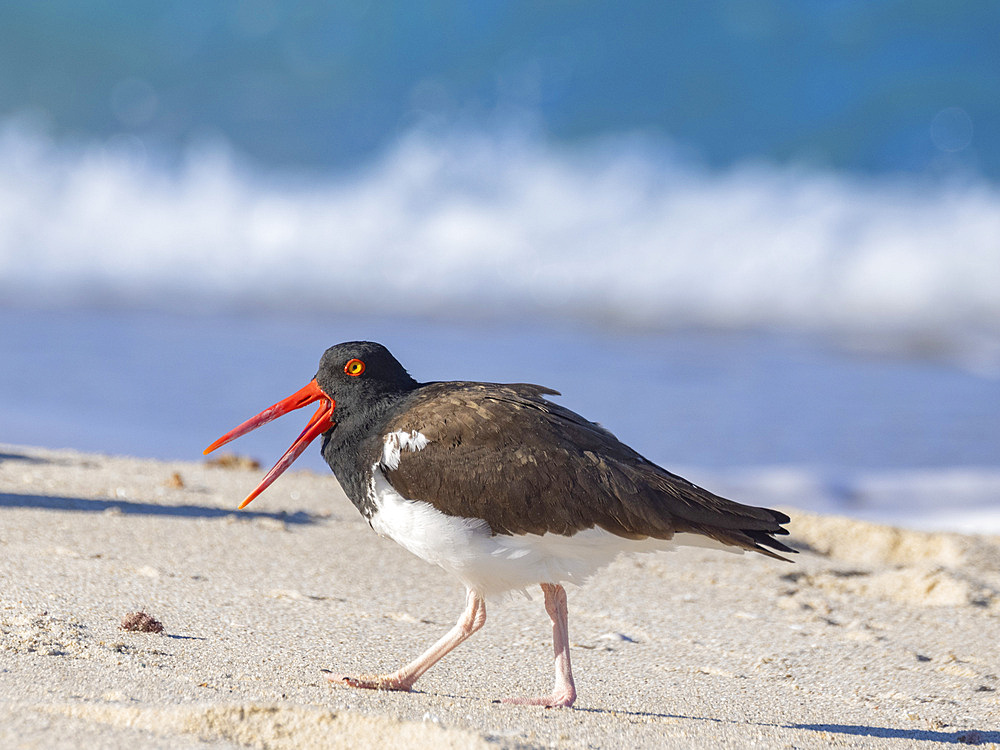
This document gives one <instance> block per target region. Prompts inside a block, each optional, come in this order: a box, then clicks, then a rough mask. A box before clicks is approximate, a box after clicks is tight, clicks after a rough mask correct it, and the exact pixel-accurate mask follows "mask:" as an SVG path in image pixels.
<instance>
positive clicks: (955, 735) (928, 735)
mask: <svg viewBox="0 0 1000 750" xmlns="http://www.w3.org/2000/svg"><path fill="white" fill-rule="evenodd" d="M412 693H415V694H418V695H419V694H423V695H438V696H441V697H446V698H452V699H466V700H470V701H474V700H478V699H477V698H473V697H472V696H467V695H453V694H447V693H445V694H442V693H426V692H423V691H420V690H413V691H412ZM491 702H492V703H493V704H494V705H497V706H501V705H502V706H507V705H510V704H506V703H503V701H501V700H493V701H491ZM543 710H560V711H561V710H570V711H578V712H580V713H589V714H600V715H604V716H627V717H633V718H637V719H647V720H648V719H683V720H687V721H704V722H714V723H717V724H738V725H740V726H745V725H747V724H750V725H752V726H758V727H771V728H774V729H804V730H807V731H812V732H827V733H829V734H844V735H851V736H854V737H883V738H886V739H896V740H913V741H923V742H940V743H943V744H952V745H979V744H986V743H1000V731H995V730H986V731H984V730H971V729H962V730H956V731H953V732H941V731H933V730H926V729H897V728H895V727H876V726H867V725H863V724H774V723H771V722H762V721H752V722H742V721H733V720H732V719H718V718H713V717H709V716H687V715H684V714H671V713H660V712H657V711H629V710H623V709H612V708H587V707H585V706H574V707H573V708H572V709H543Z"/></svg>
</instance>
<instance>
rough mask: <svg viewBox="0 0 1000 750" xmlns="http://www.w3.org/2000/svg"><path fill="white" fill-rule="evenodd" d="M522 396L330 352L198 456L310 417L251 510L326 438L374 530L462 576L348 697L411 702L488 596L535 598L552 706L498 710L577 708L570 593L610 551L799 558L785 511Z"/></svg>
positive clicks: (382, 353)
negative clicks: (455, 598)
mask: <svg viewBox="0 0 1000 750" xmlns="http://www.w3.org/2000/svg"><path fill="white" fill-rule="evenodd" d="M558 395H560V394H559V393H558V392H557V391H554V390H552V389H550V388H546V387H544V386H539V385H532V384H528V383H507V384H505V383H480V382H468V381H435V382H427V383H420V382H417V381H416V380H415V379H414V378H412V377H411V376H410V374H409V373H408V372H407V371H406V369H404V367H403V365H401V364H400V363H399V361H398V360H397V359H396V358H395V357H394V356H393V355H392V354H391V353H390V352H389V350H388V349H386V348H385V347H384V346H383V345H381V344H378V343H374V342H369V341H352V342H345V343H342V344H337V345H336V346H333V347H330V348H329V349H327V350H326V351H325V352H324V353H323V355H322V357H321V359H320V363H319V369H318V371H317V373H316V375H315V377H314V378H313V379H312V380H311V381H309V383H308V384H307V385H306V386H304V387H303V388H301V389H300V390H298V391H297V392H295V393H294V394H292V395H291V396H288V397H287V398H285V399H283V400H281V401H279V402H277V403H276V404H274V405H273V406H270V407H269V408H267V409H265V410H264V411H262V412H260V413H259V414H258V415H256V416H254V417H251V418H250V419H248V420H246V421H245V422H243V423H242V424H240V425H239V426H237V427H235V428H233V429H232V430H230V431H229V432H227V433H226V434H225V435H223V436H222V437H220V438H219V439H218V440H216V441H215V442H214V443H212V444H211V445H210V446H208V448H206V449H205V451H204V452H205V454H208V453H210V452H211V451H213V450H216V449H217V448H219V447H220V446H222V445H225V444H227V443H229V442H230V441H232V440H235V439H236V438H238V437H240V436H242V435H245V434H246V433H248V432H250V431H251V430H254V429H256V428H258V427H260V426H261V425H263V424H265V423H267V422H270V421H271V420H273V419H276V418H278V417H280V416H282V415H284V414H287V413H289V412H291V411H294V410H296V409H300V408H303V407H306V406H308V405H310V404H313V403H317V404H318V407H317V409H316V411H315V413H314V414H313V416H312V418H311V419H310V420H309V422H308V424H307V425H306V427H305V429H304V430H303V431H302V433H301V434H300V435H299V437H298V438H297V439H296V440H295V441H294V443H293V444H292V446H291V447H290V448H289V449H288V450H287V451H286V452H285V454H284V455H283V456H282V457H281V458H280V459H279V460H278V462H277V463H276V464H275V465H274V467H273V468H272V469H271V470H270V471H268V472H267V473H266V474H265V475H264V477H263V479H261V481H260V483H259V484H258V485H257V487H256V488H255V489H254V490H253V491H252V492H251V493H250V494H249V495H248V496H247V497H246V499H245V500H244V501H243V502H242V504H241V505H240V506H239V507H240V508H241V509H242V508H245V507H246V506H247V505H248V504H249V503H250V502H251V501H252V500H253V499H254V498H256V497H257V496H258V495H260V493H262V492H263V491H264V490H265V489H266V488H267V487H268V486H270V485H271V483H272V482H274V480H275V479H277V477H278V476H279V475H280V474H281V473H282V472H283V471H285V470H286V469H287V468H288V467H289V466H290V465H291V464H292V462H293V461H295V459H296V458H298V456H299V455H301V453H302V452H303V451H304V450H305V448H306V447H307V446H308V445H309V444H310V443H311V442H312V441H313V440H315V439H316V438H318V437H322V455H323V457H324V458H325V460H326V462H327V463H328V464H329V466H330V468H331V469H332V471H333V473H334V475H335V476H336V478H337V480H338V481H339V483H340V485H341V486H342V487H343V490H344V492H345V493H346V495H347V497H348V498H349V499H350V500H351V502H352V503H353V504H354V505H355V506H356V507H357V509H358V510H359V511H360V512H361V514H362V515H363V516H364V517H365V519H367V521H368V523H369V524H370V526H371V527H372V529H374V530H375V531H376V532H378V533H379V534H380V535H382V536H384V537H389V538H390V539H392V540H394V541H396V542H397V543H399V544H400V545H402V546H403V547H404V548H406V549H407V550H409V551H410V552H412V553H414V554H415V555H416V556H417V557H420V558H422V559H424V560H426V561H427V562H430V563H434V564H436V565H438V566H440V567H441V568H443V569H444V570H446V571H448V572H450V573H451V574H453V575H454V576H456V577H457V578H458V579H459V580H460V581H461V582H462V583H463V584H464V585H465V588H466V603H465V609H464V611H463V612H462V614H461V616H460V617H459V619H458V621H457V622H456V623H455V625H454V627H452V628H451V630H449V631H448V632H447V633H446V634H445V635H444V636H442V637H441V638H440V640H438V641H437V642H436V643H434V644H433V645H432V646H431V647H430V648H429V649H427V650H426V651H425V652H424V653H423V654H421V655H420V656H418V657H417V658H416V659H414V660H413V661H412V662H410V663H409V664H407V665H405V666H403V667H402V668H400V669H399V670H398V671H396V672H394V673H390V674H373V675H347V674H338V673H329V674H328V679H329V680H330V681H331V682H333V683H339V684H342V685H346V686H349V687H354V688H367V689H374V690H398V691H409V690H411V689H412V687H413V685H414V683H415V682H416V681H417V680H418V679H419V678H420V677H421V676H422V675H423V674H424V673H425V672H427V670H428V669H430V668H431V667H432V666H433V665H434V664H436V663H437V662H438V661H439V660H440V659H441V658H442V657H444V656H445V655H446V654H448V653H449V652H450V651H452V650H453V649H454V648H455V647H456V646H458V645H459V644H460V643H462V642H463V641H465V640H466V639H467V638H469V637H470V636H471V635H472V634H473V633H475V632H476V631H478V630H479V629H480V628H482V627H483V625H484V624H485V622H486V601H487V599H488V598H494V597H498V596H503V595H507V594H509V593H511V592H527V590H528V589H529V588H532V587H534V586H535V585H538V586H540V588H541V592H542V596H543V600H544V606H545V610H546V612H547V613H548V615H549V618H550V619H551V621H552V646H553V653H554V662H555V680H554V685H553V689H552V692H551V693H549V694H547V695H543V696H540V697H534V696H533V697H526V698H508V699H506V700H505V701H504V702H506V703H515V704H522V705H540V706H547V707H552V708H554V707H571V706H572V705H573V704H574V702H575V701H576V698H577V690H576V684H575V681H574V678H573V672H572V668H571V664H570V639H569V628H568V610H567V597H566V589H565V587H564V584H567V583H569V584H582V583H583V582H585V581H586V579H587V578H589V577H590V576H591V575H593V574H594V573H595V572H596V571H597V570H599V569H600V568H602V567H603V566H605V565H607V564H608V563H610V562H612V561H613V560H614V559H615V558H616V557H617V556H618V554H619V553H622V552H628V551H640V552H641V551H653V550H658V549H670V548H671V547H675V546H678V545H680V546H683V545H692V546H709V547H719V548H724V549H730V550H731V551H743V550H751V551H753V552H757V553H761V554H763V555H767V556H769V557H772V558H776V559H779V560H788V558H786V557H784V556H783V555H781V554H779V553H793V552H795V550H794V549H793V548H791V547H789V546H787V545H786V544H784V543H783V542H781V541H779V540H778V539H776V538H775V537H776V535H782V534H787V533H788V531H787V529H785V528H784V527H783V524H787V523H788V522H789V517H788V516H787V515H785V514H784V513H781V512H779V511H776V510H771V509H768V508H759V507H753V506H749V505H742V504H740V503H736V502H733V501H731V500H727V499H725V498H722V497H720V496H718V495H715V494H713V493H711V492H709V491H708V490H705V489H702V488H701V487H699V486H697V485H695V484H693V483H692V482H689V481H688V480H686V479H683V478H682V477H680V476H677V475H676V474H672V473H670V472H669V471H667V470H666V469H663V468H661V467H660V466H658V465H657V464H655V463H653V462H652V461H649V460H647V459H646V458H644V457H643V456H641V455H640V454H639V453H638V452H636V451H635V450H633V449H632V448H630V447H628V446H627V445H625V444H624V443H622V442H621V441H619V440H618V438H616V437H615V436H614V435H613V434H612V433H611V432H609V431H608V430H606V429H605V428H604V427H602V426H600V425H598V424H596V423H594V422H591V421H589V420H587V419H585V418H584V417H582V416H580V415H579V414H576V413H575V412H573V411H570V410H569V409H567V408H565V407H563V406H561V405H559V404H557V403H556V402H554V401H552V400H551V399H550V398H549V397H551V396H558Z"/></svg>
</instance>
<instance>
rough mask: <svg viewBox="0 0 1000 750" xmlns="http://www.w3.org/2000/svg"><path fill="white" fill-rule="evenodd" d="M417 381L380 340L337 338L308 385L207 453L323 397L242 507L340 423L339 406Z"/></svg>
mask: <svg viewBox="0 0 1000 750" xmlns="http://www.w3.org/2000/svg"><path fill="white" fill-rule="evenodd" d="M415 385H416V382H415V381H414V380H413V378H411V377H410V376H409V374H407V372H406V370H405V369H403V366H402V365H401V364H400V363H399V362H398V361H396V358H395V357H393V356H392V354H390V353H389V350H388V349H386V348H385V347H384V346H382V345H381V344H376V343H373V342H371V341H349V342H346V343H343V344H337V345H336V346H331V347H330V348H329V349H327V350H326V351H325V352H324V353H323V356H322V358H321V359H320V362H319V370H318V371H317V372H316V377H314V378H313V379H312V380H310V381H309V383H308V384H306V386H305V387H303V388H301V389H299V390H298V391H296V392H295V393H293V394H292V395H291V396H288V397H287V398H284V399H282V400H281V401H279V402H278V403H276V404H274V405H273V406H269V407H268V408H267V409H264V411H262V412H261V413H260V414H258V415H256V416H254V417H251V418H250V419H248V420H247V421H245V422H244V423H243V424H241V425H239V426H237V427H234V428H233V429H231V430H230V431H229V432H227V433H226V434H225V435H223V436H222V437H220V438H219V439H218V440H216V441H215V442H214V443H212V444H211V445H210V446H208V447H207V448H206V449H205V451H204V452H205V454H206V455H207V454H209V453H211V452H212V451H214V450H215V449H216V448H220V447H221V446H223V445H225V444H226V443H229V442H231V441H233V440H235V439H236V438H238V437H240V436H242V435H245V434H247V433H248V432H250V431H251V430H255V429H257V428H258V427H260V426H261V425H263V424H266V423H268V422H270V421H271V420H273V419H277V418H278V417H280V416H282V415H284V414H287V413H288V412H290V411H294V410H296V409H301V408H303V407H304V406H308V405H309V404H312V403H314V402H318V403H319V406H318V407H317V409H316V412H315V413H314V414H313V416H312V418H311V419H310V420H309V423H308V424H307V425H306V428H305V429H304V430H303V431H302V433H301V434H300V435H299V436H298V438H296V440H295V442H294V443H292V445H291V447H290V448H289V449H288V450H287V451H285V455H283V456H282V457H281V458H280V459H278V462H277V463H276V464H275V465H274V466H273V467H272V468H271V470H270V471H269V472H267V474H265V475H264V478H263V479H262V480H261V481H260V484H258V485H257V487H256V488H255V489H254V491H253V492H251V493H250V494H249V495H247V498H246V500H244V501H243V502H242V503H241V504H240V508H245V507H246V506H247V505H249V504H250V502H251V501H252V500H253V499H254V498H255V497H257V496H258V495H259V494H260V493H262V492H263V491H264V490H266V489H267V488H268V487H269V486H270V485H271V483H272V482H274V480H275V479H277V478H278V477H279V476H280V475H281V474H282V472H284V471H285V469H287V468H288V467H289V466H291V465H292V462H294V461H295V459H296V458H298V457H299V456H300V455H302V452H303V451H304V450H305V449H306V447H307V446H308V445H309V444H310V443H311V442H312V441H313V440H315V439H316V438H317V437H319V436H320V435H322V434H324V433H326V432H328V431H330V430H332V429H334V428H335V427H336V425H337V421H336V420H335V419H334V410H339V414H340V415H344V414H349V413H352V412H356V411H359V410H363V409H364V408H365V407H368V406H371V405H372V404H375V403H377V402H378V401H380V400H382V399H384V398H387V397H391V396H393V395H396V394H399V393H402V392H405V391H407V390H410V389H412V388H413V387H414V386H415Z"/></svg>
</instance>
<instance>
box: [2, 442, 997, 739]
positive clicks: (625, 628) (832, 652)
mask: <svg viewBox="0 0 1000 750" xmlns="http://www.w3.org/2000/svg"><path fill="white" fill-rule="evenodd" d="M265 468H266V467H265ZM261 473H262V472H261V470H260V469H248V468H231V469H227V468H222V467H217V466H212V465H209V464H208V463H207V462H163V461H155V460H146V459H138V458H129V457H120V456H104V455H95V454H85V453H79V452H75V451H63V450H60V451H53V450H47V449H43V448H27V447H21V446H12V445H0V558H2V560H3V564H2V565H0V745H3V746H5V747H7V746H9V747H27V746H35V745H46V746H50V747H55V748H59V747H73V746H79V745H81V744H89V745H92V746H98V745H99V746H104V747H110V748H116V747H122V748H124V747H134V746H135V744H136V743H137V742H138V743H140V744H141V746H143V747H156V748H159V747H162V748H175V747H190V746H192V745H194V744H198V743H203V744H204V745H205V746H209V747H275V748H283V747H306V746H308V747H347V746H349V745H354V746H356V745H357V744H358V743H361V742H368V743H373V742H374V743H381V744H386V743H389V742H396V743H405V744H406V745H407V746H410V747H424V746H428V747H429V746H432V745H433V746H435V747H442V746H443V747H486V746H490V747H539V746H543V747H546V746H559V747H588V746H598V747H619V746H620V747H626V746H627V747H650V748H652V747H677V748H681V747H691V746H714V747H746V746H748V745H752V744H754V743H757V744H760V745H764V746H769V747H774V746H783V745H794V746H797V747H827V746H830V745H831V744H836V745H837V746H843V747H886V748H896V747H900V748H902V747H912V746H913V744H914V742H916V741H920V742H921V747H923V746H925V745H933V744H934V743H938V744H956V743H969V744H981V745H984V746H989V745H990V744H993V743H1000V697H998V696H1000V679H998V676H997V675H998V670H1000V667H998V666H997V665H998V664H1000V637H998V636H1000V571H998V569H997V565H996V560H998V559H1000V537H998V536H974V535H962V534H955V533H928V532H919V531H908V530H902V529H897V528H893V527H888V526H879V525H875V524H869V523H865V522H861V521H853V520H849V519H845V518H841V517H836V516H820V515H816V514H812V513H806V512H801V511H796V510H795V509H789V508H785V509H784V510H786V511H788V512H789V514H790V515H791V516H792V519H793V520H792V524H791V526H790V529H791V540H792V543H793V545H794V546H796V547H797V548H798V549H800V551H801V552H800V554H799V555H796V560H795V564H794V565H788V564H785V563H779V562H776V561H773V560H768V559H765V558H763V557H761V556H756V555H749V554H746V555H727V554H720V553H718V552H713V551H707V550H702V549H693V548H691V549H682V550H679V551H676V552H665V553H656V554H651V555H631V556H624V557H621V558H619V559H618V560H617V561H616V562H615V563H614V564H612V565H611V566H609V567H608V568H606V569H605V570H603V571H601V572H600V573H598V574H597V575H596V576H595V577H594V578H593V579H592V580H591V581H590V582H589V583H588V584H586V585H584V586H583V587H580V588H571V589H569V613H570V619H569V625H570V637H571V640H572V643H573V649H572V658H573V660H574V673H575V674H576V677H577V683H578V689H579V692H580V697H579V699H578V702H577V705H576V707H575V708H574V709H572V710H545V709H541V708H537V707H519V706H510V705H504V704H499V703H496V702H495V701H496V700H499V699H502V698H505V697H509V696H512V695H517V694H521V693H524V692H534V691H542V690H544V689H545V687H546V686H547V685H548V682H549V680H550V679H551V663H550V660H551V655H550V647H551V641H550V638H551V633H550V630H549V626H548V621H547V618H546V617H545V614H544V611H543V610H542V607H541V604H540V602H538V601H524V600H522V599H512V600H510V601H505V602H498V603H492V602H491V603H490V606H489V608H488V609H489V611H488V619H487V623H486V626H485V627H484V629H483V630H482V631H480V632H479V633H477V634H476V635H475V636H473V638H472V639H470V640H469V642H467V643H466V644H463V645H462V646H461V647H460V648H459V649H458V650H457V651H456V652H455V653H453V654H450V655H449V656H448V657H446V658H445V659H444V660H443V661H442V662H441V663H440V664H438V665H437V666H436V667H435V668H434V669H432V670H431V671H430V672H428V674H427V675H425V676H424V677H423V678H422V680H421V681H420V682H418V683H417V686H416V688H417V689H416V691H415V692H413V693H410V694H403V693H379V692H370V691H357V690H351V689H349V688H342V687H336V686H330V685H328V684H326V680H325V679H324V677H323V672H322V671H321V670H322V669H333V670H335V671H345V672H351V671H355V672H358V671H364V672H372V671H381V670H389V669H395V668H396V667H398V666H399V664H400V663H402V662H404V661H408V660H409V659H411V658H412V657H413V656H415V655H416V654H418V653H419V652H420V651H421V650H423V648H425V647H426V646H427V645H428V644H429V643H431V642H433V641H434V640H436V639H437V638H438V637H439V636H440V635H441V634H442V633H443V632H444V631H445V630H447V629H448V628H449V627H451V625H452V624H453V623H454V621H455V619H456V618H457V617H458V614H459V612H460V611H461V606H462V598H463V595H462V589H461V586H460V585H459V584H458V583H457V582H456V581H454V580H452V579H451V578H450V577H449V576H447V574H445V573H444V572H443V571H440V570H438V569H437V568H434V567H432V566H429V565H427V564H425V563H423V562H419V561H417V560H416V559H415V558H413V557H412V556H411V555H410V554H409V553H407V552H406V551H405V550H403V549H401V548H399V547H398V546H396V545H395V544H393V543H392V542H389V541H387V540H383V539H380V538H379V537H378V536H377V535H376V534H374V533H373V532H372V531H371V529H370V528H369V527H368V525H367V524H366V523H365V522H364V520H363V519H362V518H361V517H360V515H359V514H358V513H357V512H356V511H355V509H354V507H353V506H352V505H350V503H349V502H348V501H347V500H346V498H344V497H343V495H342V493H341V492H340V490H339V487H338V486H337V484H336V482H335V481H334V480H333V478H332V476H331V475H319V474H313V473H311V472H289V473H288V474H287V475H285V476H283V477H282V478H281V480H279V482H278V483H276V484H275V485H274V486H273V487H272V488H271V489H270V490H269V491H268V493H267V495H266V496H263V497H261V498H258V499H257V500H255V501H254V503H253V504H252V505H251V506H249V507H248V508H247V509H246V510H245V511H236V510H235V508H236V505H238V503H239V501H240V500H241V499H242V497H243V496H244V495H245V494H246V492H247V491H248V490H249V489H250V488H251V487H252V486H253V485H254V484H255V483H256V481H257V479H258V478H259V476H260V474H261ZM942 502H946V499H943V500H942ZM136 610H142V611H145V612H148V613H149V614H150V615H152V616H153V617H155V618H157V619H158V620H160V621H161V622H162V623H163V625H164V628H165V629H164V632H163V633H158V634H156V633H133V632H126V631H123V630H120V629H119V624H120V622H121V618H122V617H123V616H124V615H125V614H126V613H128V612H131V611H136ZM199 746H201V745H199Z"/></svg>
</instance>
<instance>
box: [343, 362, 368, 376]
mask: <svg viewBox="0 0 1000 750" xmlns="http://www.w3.org/2000/svg"><path fill="white" fill-rule="evenodd" d="M364 371H365V363H364V362H362V361H361V360H360V359H352V360H349V361H348V362H347V364H346V365H344V372H346V373H347V374H348V375H350V376H351V377H355V378H356V377H357V376H358V375H360V374H361V373H363V372H364Z"/></svg>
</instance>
